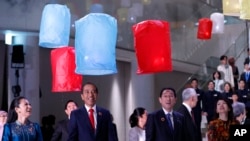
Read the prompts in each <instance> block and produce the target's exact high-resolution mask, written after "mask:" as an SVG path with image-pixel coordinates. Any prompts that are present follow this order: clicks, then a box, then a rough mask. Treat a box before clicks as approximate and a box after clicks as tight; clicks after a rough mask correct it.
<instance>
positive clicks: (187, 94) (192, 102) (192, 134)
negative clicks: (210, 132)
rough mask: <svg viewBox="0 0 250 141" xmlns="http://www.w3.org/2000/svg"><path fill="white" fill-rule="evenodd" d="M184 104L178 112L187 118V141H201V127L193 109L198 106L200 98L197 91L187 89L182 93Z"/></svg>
mask: <svg viewBox="0 0 250 141" xmlns="http://www.w3.org/2000/svg"><path fill="white" fill-rule="evenodd" d="M182 100H183V103H182V105H181V106H180V107H179V109H178V110H177V111H178V112H180V113H181V114H183V115H184V117H185V123H186V124H185V125H186V128H185V129H186V132H185V134H184V136H185V138H186V139H189V140H190V141H201V140H202V138H201V132H200V129H199V127H198V126H197V125H196V122H195V118H194V114H193V111H192V108H194V107H195V106H196V104H197V101H198V98H197V94H196V91H195V89H193V88H186V89H184V90H183V92H182Z"/></svg>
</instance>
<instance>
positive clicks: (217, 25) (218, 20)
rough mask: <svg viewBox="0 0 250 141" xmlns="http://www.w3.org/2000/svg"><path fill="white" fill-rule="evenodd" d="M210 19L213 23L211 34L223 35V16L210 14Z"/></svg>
mask: <svg viewBox="0 0 250 141" xmlns="http://www.w3.org/2000/svg"><path fill="white" fill-rule="evenodd" d="M210 19H211V20H212V22H213V28H212V33H214V34H216V33H218V34H222V33H224V15H223V14H221V13H217V12H216V13H212V14H211V15H210Z"/></svg>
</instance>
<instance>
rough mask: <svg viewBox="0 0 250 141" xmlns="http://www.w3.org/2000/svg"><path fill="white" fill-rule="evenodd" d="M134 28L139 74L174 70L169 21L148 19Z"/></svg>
mask: <svg viewBox="0 0 250 141" xmlns="http://www.w3.org/2000/svg"><path fill="white" fill-rule="evenodd" d="M132 30H133V35H134V47H135V52H136V58H137V64H138V69H137V74H146V73H156V72H164V71H172V60H171V39H170V27H169V23H168V22H167V21H162V20H146V21H142V22H140V23H137V24H135V25H133V27H132Z"/></svg>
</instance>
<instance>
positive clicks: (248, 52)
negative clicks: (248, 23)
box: [244, 48, 250, 63]
mask: <svg viewBox="0 0 250 141" xmlns="http://www.w3.org/2000/svg"><path fill="white" fill-rule="evenodd" d="M244 62H248V63H249V62H250V50H249V48H247V57H246V58H245V61H244Z"/></svg>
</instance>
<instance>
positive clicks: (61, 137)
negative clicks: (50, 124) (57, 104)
mask: <svg viewBox="0 0 250 141" xmlns="http://www.w3.org/2000/svg"><path fill="white" fill-rule="evenodd" d="M77 107H78V106H77V103H76V102H74V101H73V100H68V101H67V102H66V104H65V106H64V111H65V113H66V115H67V119H64V120H62V121H59V122H58V124H57V126H56V129H55V131H54V133H53V135H52V138H51V140H50V141H67V139H68V124H69V119H70V113H71V112H72V111H73V110H76V109H77Z"/></svg>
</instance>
